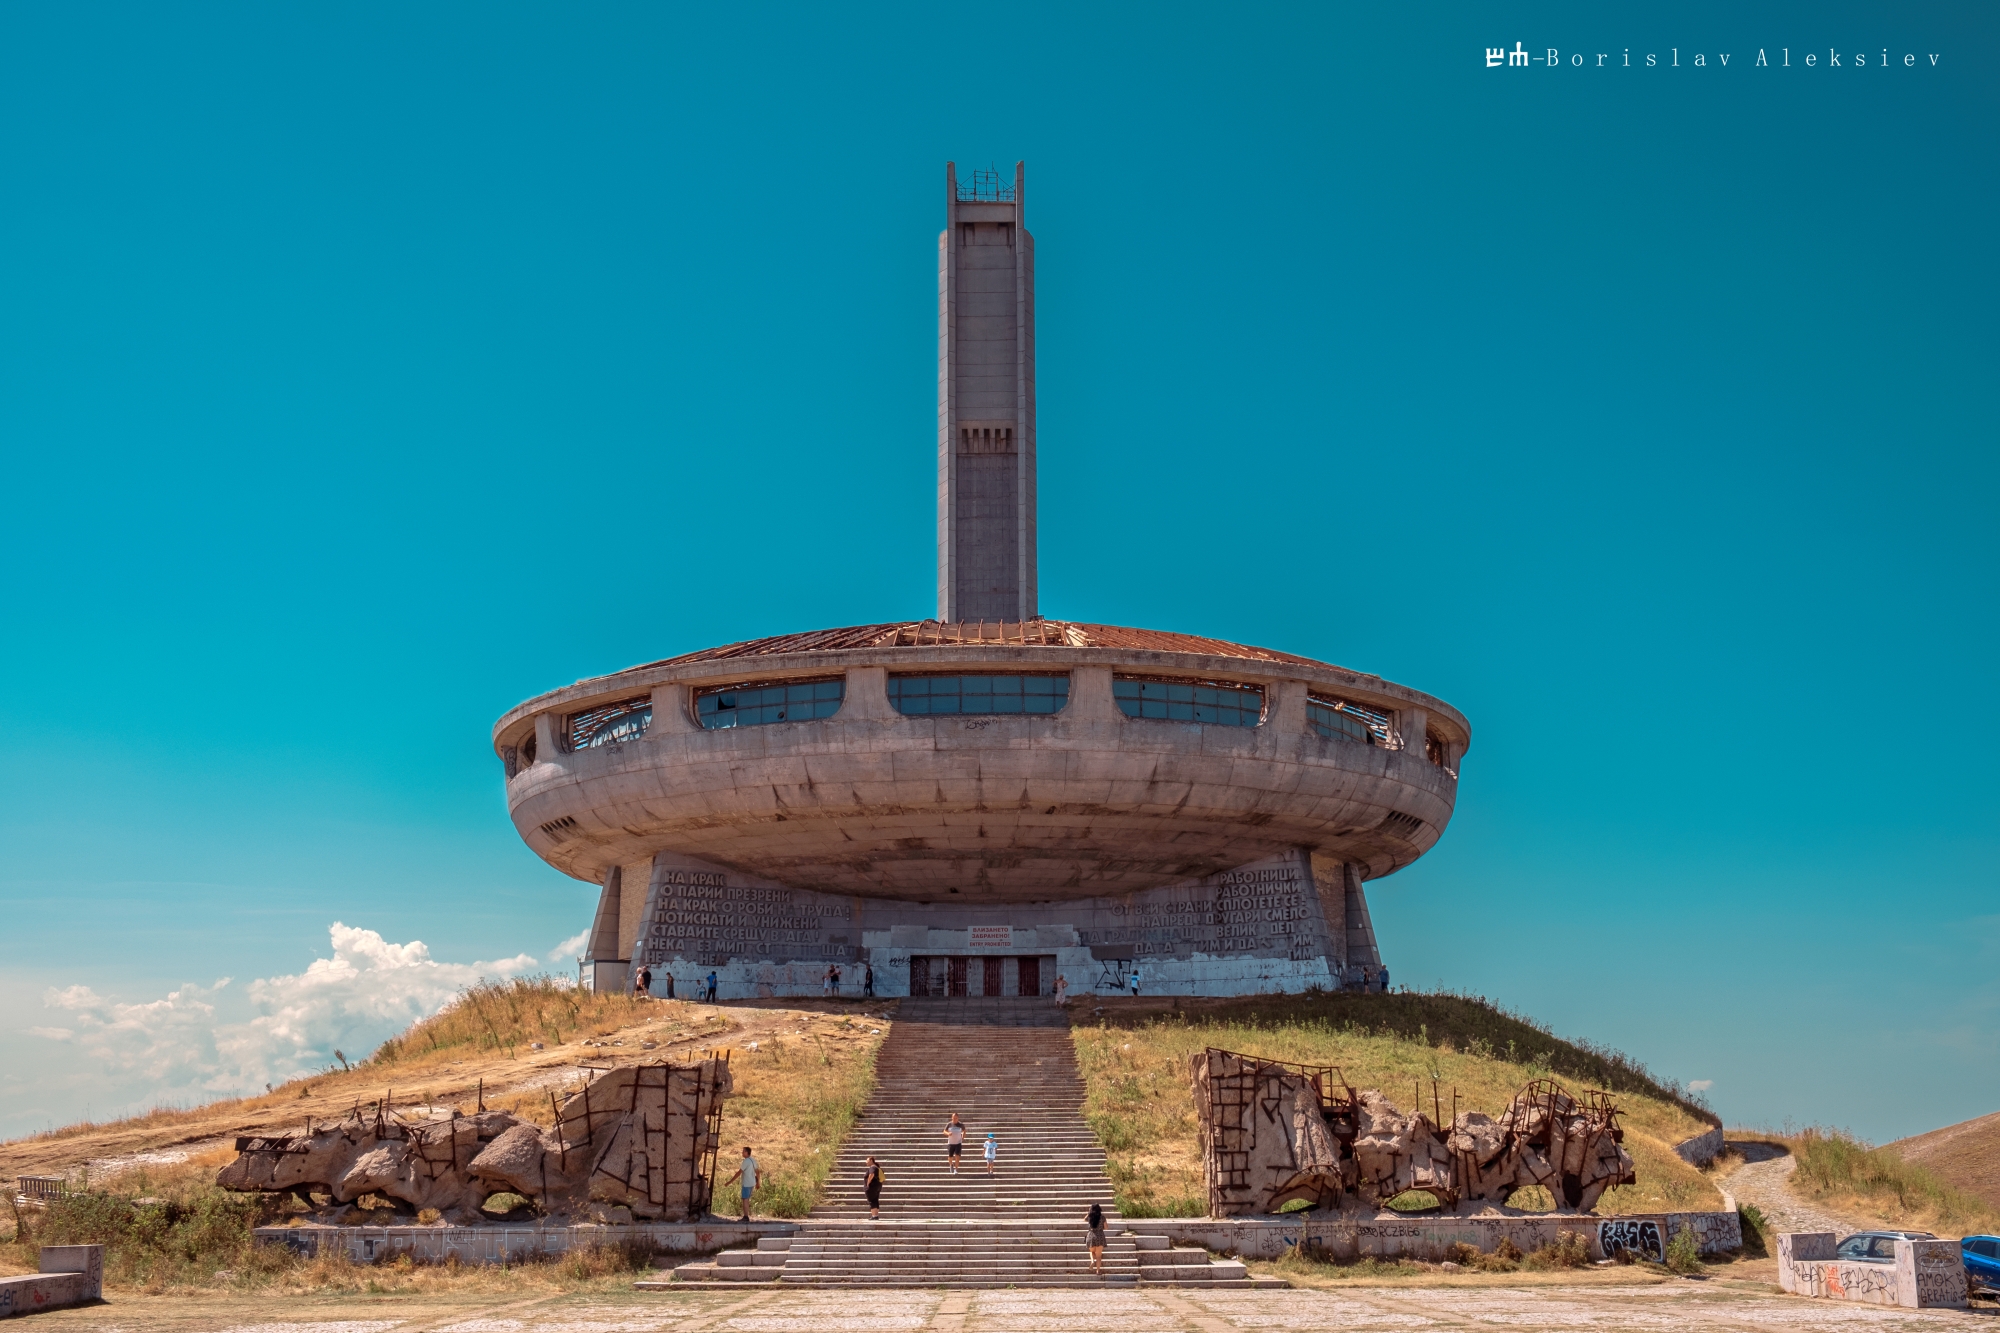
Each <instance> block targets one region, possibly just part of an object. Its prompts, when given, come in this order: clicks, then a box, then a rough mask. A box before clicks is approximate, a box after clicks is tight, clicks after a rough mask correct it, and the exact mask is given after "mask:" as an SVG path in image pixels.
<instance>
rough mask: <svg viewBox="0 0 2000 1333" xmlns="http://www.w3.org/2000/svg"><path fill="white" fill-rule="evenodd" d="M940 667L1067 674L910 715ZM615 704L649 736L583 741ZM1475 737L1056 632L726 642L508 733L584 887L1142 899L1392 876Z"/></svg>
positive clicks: (1324, 680) (1205, 663)
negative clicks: (1158, 688) (811, 712)
mask: <svg viewBox="0 0 2000 1333" xmlns="http://www.w3.org/2000/svg"><path fill="white" fill-rule="evenodd" d="M939 671H943V672H958V673H977V672H982V671H983V672H1020V673H1036V672H1046V671H1058V672H1064V673H1067V674H1068V675H1069V676H1070V679H1071V685H1070V687H1069V695H1068V701H1067V703H1066V704H1065V705H1064V707H1063V708H1062V709H1061V711H1059V712H1056V713H1053V714H1039V715H963V714H950V715H905V714H902V713H899V712H897V711H896V708H895V706H894V705H892V704H891V702H890V700H889V696H888V691H887V682H888V677H889V675H890V673H891V672H918V673H930V672H939ZM1114 675H1138V676H1147V675H1152V676H1161V677H1174V678H1180V679H1190V678H1193V679H1206V680H1216V681H1224V682H1240V683H1245V684H1254V685H1257V686H1258V687H1259V688H1261V689H1262V690H1263V692H1264V698H1265V706H1264V712H1263V715H1262V716H1263V720H1262V722H1261V723H1260V724H1259V725H1256V726H1230V725H1223V724H1221V723H1206V722H1189V721H1168V720H1154V719H1151V718H1143V719H1142V718H1133V717H1128V716H1126V715H1125V714H1124V713H1123V712H1121V711H1120V709H1119V707H1118V706H1117V704H1116V702H1115V700H1114V692H1113V686H1112V681H1113V677H1114ZM833 676H839V677H841V678H842V679H843V680H844V685H843V687H842V689H843V691H844V695H843V698H842V702H841V703H840V705H839V709H838V711H837V712H835V713H834V714H833V715H831V716H826V717H820V718H816V719H813V720H804V721H785V722H777V723H773V724H770V725H763V726H743V727H729V728H722V729H717V730H705V729H703V727H701V726H700V725H699V724H698V723H697V722H696V720H695V716H694V711H693V707H692V705H693V701H694V699H695V697H696V696H697V694H698V693H699V692H700V691H701V690H703V689H712V688H716V687H720V686H729V685H739V684H756V683H758V682H770V681H777V680H784V679H804V678H827V677H833ZM1327 694H1333V695H1336V696H1338V697H1340V698H1342V699H1345V700H1349V701H1352V702H1354V703H1358V704H1361V705H1363V706H1365V707H1366V708H1369V709H1372V710H1376V711H1377V712H1378V713H1380V714H1382V715H1386V716H1388V717H1391V718H1394V719H1396V723H1395V725H1396V726H1397V727H1399V728H1401V729H1403V731H1412V729H1413V728H1417V730H1414V731H1412V734H1410V735H1408V736H1404V735H1402V734H1401V733H1400V732H1399V733H1396V734H1392V735H1388V736H1385V737H1384V738H1382V739H1381V740H1380V741H1379V742H1361V741H1355V740H1350V739H1342V738H1338V737H1328V736H1324V735H1321V734H1319V732H1318V731H1316V730H1315V729H1314V728H1313V727H1312V726H1310V725H1309V724H1308V711H1307V701H1308V697H1309V696H1310V695H1321V696H1324V695H1327ZM649 701H650V704H649ZM614 704H615V705H622V706H624V707H626V708H632V707H646V706H648V704H649V707H650V714H649V720H648V721H647V722H646V726H645V730H644V733H643V734H639V735H635V736H632V737H631V738H629V739H621V740H619V741H618V742H617V743H608V744H601V745H588V746H579V747H577V748H571V743H570V739H569V737H570V719H571V718H573V717H575V716H576V715H577V714H580V713H586V712H588V711H589V710H592V709H597V708H602V707H605V706H606V705H614ZM1470 739H1471V732H1470V727H1469V726H1468V724H1467V723H1466V720H1465V718H1464V717H1463V715H1461V714H1460V713H1459V712H1458V711H1457V710H1456V709H1454V708H1452V707H1451V706H1450V705H1448V704H1446V703H1444V702H1443V701H1442V700H1438V699H1434V698H1432V697H1431V696H1429V695H1425V694H1422V693H1420V692H1418V691H1416V690H1411V689H1409V688H1407V687H1405V686H1401V685H1397V684H1394V683H1392V682H1389V681H1385V680H1383V679H1382V678H1381V677H1379V676H1372V675H1367V674H1364V673H1360V672H1354V671H1349V670H1347V669H1346V668H1343V667H1337V666H1332V665H1329V664H1327V663H1323V662H1316V661H1314V660H1313V659H1311V658H1306V657H1299V656H1295V655H1293V654H1289V653H1280V652H1274V651H1272V650H1269V649H1264V648H1253V647H1248V646H1245V645H1242V644H1235V643H1230V642H1227V641H1225V640H1220V639H1210V638H1205V637H1202V636H1198V635H1191V634H1172V633H1163V632H1160V631H1155V630H1140V629H1128V628H1124V627H1121V626H1110V625H1091V624H1081V623H1076V622H1070V621H1054V620H1034V621H1026V622H1019V623H1016V622H1007V623H1005V624H999V623H994V622H988V623H986V624H984V625H980V624H976V623H973V624H940V623H939V622H936V621H908V622H897V623H891V624H881V625H861V626H852V627H848V628H844V629H830V630H819V631H813V632H810V633H805V634H789V635H780V636H775V637H772V638H768V639H757V640H752V641H749V642H746V643H739V644H731V645H728V646H725V647H721V648H712V649H707V650H704V651H702V652H698V653H688V654H684V655H682V656H680V657H674V658H668V659H665V660H662V661H659V662H653V663H648V664H645V665H643V666H638V667H632V668H630V669H628V670H625V671H620V672H617V673H615V674H613V675H609V676H602V677H598V678H596V679H593V680H586V681H581V682H579V683H578V684H576V685H572V686H569V687H567V688H565V689H561V690H556V691H552V692H550V693H548V694H545V695H542V696H540V697H538V698H536V699H532V700H529V701H528V702H526V703H523V704H521V705H520V706H519V707H517V708H515V709H513V710H510V711H509V712H508V714H507V715H506V716H504V717H502V718H501V719H500V721H499V722H498V723H497V724H496V725H495V728H494V744H495V747H496V749H497V750H498V751H499V753H500V754H501V755H503V756H504V757H505V759H506V763H507V766H508V773H509V778H508V782H507V804H508V809H509V813H510V814H511V815H512V817H513V820H514V824H515V827H516V828H517V829H518V830H519V831H520V833H521V836H522V838H523V839H524V840H526V842H527V843H528V845H529V846H530V847H532V848H533V849H534V850H535V852H536V853H537V854H538V855H540V856H542V857H543V858H544V859H545V860H547V861H548V862H549V863H550V864H551V865H554V866H555V867H556V868H558V869H560V870H563V871H564V872H566V873H568V874H570V875H574V876H576V877H577V878H579V879H585V880H590V881H594V882H600V883H601V882H602V881H603V878H604V876H605V874H606V873H607V872H608V870H609V868H610V867H611V866H613V865H624V866H633V865H635V864H642V863H643V862H645V861H646V860H647V859H648V858H650V857H652V856H653V855H654V854H655V853H658V852H671V853H673V854H676V855H680V856H686V857H692V858H696V859H698V860H702V861H706V862H708V863H710V864H714V865H717V866H722V867H726V868H730V869H734V870H738V871H740V872H742V873H745V874H753V875H758V876H763V877H765V878H768V879H770V880H772V881H775V882H777V883H780V884H785V885H789V886H791V887H795V888H804V889H815V890H820V891H825V892H834V893H843V894H859V895H864V896H886V897H896V898H904V899H910V900H917V901H929V900H932V899H934V898H938V897H942V896H943V895H945V894H947V893H953V894H960V895H963V896H961V897H959V898H956V899H954V901H961V902H963V901H968V900H970V901H974V902H976V901H979V900H980V899H985V900H988V901H1044V900H1050V899H1059V898H1066V897H1072V896H1092V895H1106V894H1121V893H1130V892H1136V891H1139V890H1142V889H1149V888H1155V887H1160V886H1162V885H1166V884H1171V883H1175V882H1179V881H1182V880H1186V879H1190V878H1194V877H1198V876H1201V875H1205V874H1212V873H1216V872H1218V871H1222V870H1227V869H1232V868H1234V867H1236V866H1240V865H1246V864H1249V863H1251V862H1254V861H1258V860H1261V859H1263V858H1266V857H1269V856H1272V855H1274V854H1277V853H1279V852H1282V851H1284V850H1286V849H1295V848H1299V847H1310V848H1313V849H1315V850H1320V851H1323V852H1326V853H1328V854H1330V855H1335V856H1338V857H1340V858H1341V859H1343V860H1348V861H1352V862H1354V863H1356V864H1358V865H1360V866H1361V867H1362V873H1363V874H1364V876H1368V877H1376V876H1380V875H1385V874H1389V873H1391V872H1392V871H1394V870H1397V869H1400V868H1401V867H1402V866H1405V865H1408V864H1409V863H1410V862H1412V861H1414V860H1416V858H1417V857H1418V856H1420V855H1422V854H1423V853H1424V852H1425V851H1427V850H1428V849H1429V848H1430V847H1431V846H1432V845H1433V844H1434V843H1435V842H1436V841H1437V839H1438V837H1439V836H1441V835H1442V833H1443V831H1444V827H1445V824H1446V822H1447V821H1448V820H1449V819H1450V817H1451V812H1452V807H1453V805H1454V804H1455V802H1456V797H1457V786H1458V782H1457V763H1458V758H1459V756H1461V755H1462V754H1463V753H1464V751H1465V748H1466V746H1467V745H1468V744H1469V742H1470ZM1427 740H1428V741H1430V742H1432V744H1430V745H1427V744H1426V742H1427ZM1432 751H1437V752H1438V753H1436V754H1433V753H1432ZM530 756H532V758H531V757H530ZM1440 756H1442V757H1440ZM628 873H631V872H629V871H628Z"/></svg>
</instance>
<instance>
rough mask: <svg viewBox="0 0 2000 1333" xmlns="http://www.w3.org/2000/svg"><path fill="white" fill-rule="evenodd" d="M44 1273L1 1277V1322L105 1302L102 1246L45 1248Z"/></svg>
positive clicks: (43, 1254)
mask: <svg viewBox="0 0 2000 1333" xmlns="http://www.w3.org/2000/svg"><path fill="white" fill-rule="evenodd" d="M41 1270H42V1271H41V1272H39V1273H29V1274H27V1275H25V1276H23V1277H0V1319H4V1318H7V1317H8V1316H10V1315H17V1314H34V1313H36V1312H37V1311H39V1310H59V1309H61V1308H62V1307H64V1306H66V1305H82V1304H84V1303H85V1302H87V1301H98V1300H103V1299H104V1247H103V1246H102V1245H44V1246H42V1259H41Z"/></svg>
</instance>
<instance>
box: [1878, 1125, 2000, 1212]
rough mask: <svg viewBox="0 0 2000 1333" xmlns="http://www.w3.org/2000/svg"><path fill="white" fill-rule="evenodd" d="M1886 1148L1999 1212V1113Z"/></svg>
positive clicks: (1946, 1127)
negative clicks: (1983, 1201)
mask: <svg viewBox="0 0 2000 1333" xmlns="http://www.w3.org/2000/svg"><path fill="white" fill-rule="evenodd" d="M1887 1148H1888V1150H1889V1151H1890V1152H1893V1153H1895V1154H1896V1155H1897V1156H1898V1157H1900V1158H1901V1159H1902V1160H1903V1161H1905V1162H1908V1163H1910V1164H1911V1165H1912V1166H1922V1167H1927V1168H1929V1169H1930V1170H1931V1171H1932V1172H1934V1173H1935V1174H1936V1175H1937V1176H1938V1178H1939V1179H1941V1180H1942V1181H1944V1183H1945V1184H1947V1185H1950V1186H1952V1187H1953V1188H1955V1189H1961V1190H1964V1191H1965V1192H1966V1193H1967V1194H1970V1195H1973V1196H1975V1197H1976V1198H1980V1199H1984V1200H1985V1201H1986V1203H1987V1205H1988V1206H1989V1207H1991V1208H1993V1209H1994V1210H1996V1211H2000V1112H1995V1113H1993V1114H1992V1115H1983V1116H1980V1117H1978V1118H1977V1119H1974V1120H1965V1121H1961V1122H1960V1123H1958V1124H1956V1125H1946V1126H1945V1127H1944V1128H1943V1129H1934V1130H1932V1131H1930V1132H1929V1133H1928V1134H1918V1135H1916V1136H1915V1137H1913V1138H1907V1139H1899V1140H1897V1141H1896V1142H1894V1143H1891V1144H1888V1145H1887Z"/></svg>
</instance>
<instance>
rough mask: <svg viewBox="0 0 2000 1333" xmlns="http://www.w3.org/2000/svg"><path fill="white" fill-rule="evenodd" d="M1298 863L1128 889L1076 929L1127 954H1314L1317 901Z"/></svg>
mask: <svg viewBox="0 0 2000 1333" xmlns="http://www.w3.org/2000/svg"><path fill="white" fill-rule="evenodd" d="M1305 873H1306V871H1305V867H1304V865H1303V864H1302V863H1301V862H1300V861H1298V860H1297V859H1295V858H1290V857H1287V858H1286V859H1284V860H1283V861H1280V862H1277V863H1270V862H1267V863H1265V864H1263V865H1261V866H1255V867H1248V866H1246V867H1244V868H1242V869H1239V870H1231V871H1226V872H1224V873H1223V874H1220V875H1212V876H1210V877H1209V878H1207V879H1203V880H1200V881H1197V882H1196V883H1194V884H1189V885H1180V886H1176V887H1174V888H1169V889H1156V890H1154V891H1152V892H1150V893H1139V894H1134V895H1133V896H1132V897H1131V898H1130V899H1128V900H1126V901H1123V902H1114V903H1109V904H1107V905H1106V906H1105V907H1104V908H1103V909H1102V910H1101V911H1100V912H1097V913H1094V914H1093V915H1094V916H1096V917H1097V919H1098V922H1099V924H1097V925H1094V926H1092V927H1090V928H1088V929H1084V930H1080V931H1079V932H1078V933H1079V936H1080V937H1081V939H1082V942H1083V943H1085V944H1089V945H1095V946H1097V947H1098V948H1099V949H1107V948H1119V949H1130V950H1131V953H1130V956H1131V957H1133V958H1146V957H1179V958H1186V957H1188V956H1190V955H1191V954H1196V953H1206V954H1254V955H1258V956H1262V957H1267V958H1304V957H1313V956H1317V954H1318V953H1319V951H1320V945H1319V940H1320V935H1321V925H1320V923H1318V922H1316V921H1314V920H1313V914H1314V912H1315V911H1316V910H1317V903H1318V900H1317V898H1316V896H1315V895H1313V894H1310V893H1308V892H1307V891H1306V886H1305V882H1304V876H1305Z"/></svg>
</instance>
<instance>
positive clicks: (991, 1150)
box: [985, 1130, 1000, 1176]
mask: <svg viewBox="0 0 2000 1333" xmlns="http://www.w3.org/2000/svg"><path fill="white" fill-rule="evenodd" d="M985 1152H986V1174H987V1175H989V1176H990V1175H992V1174H993V1164H994V1163H995V1162H996V1161H998V1160H999V1159H1000V1140H999V1139H997V1138H995V1137H994V1136H993V1132H992V1131H991V1130H988V1131H987V1133H986V1149H985Z"/></svg>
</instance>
